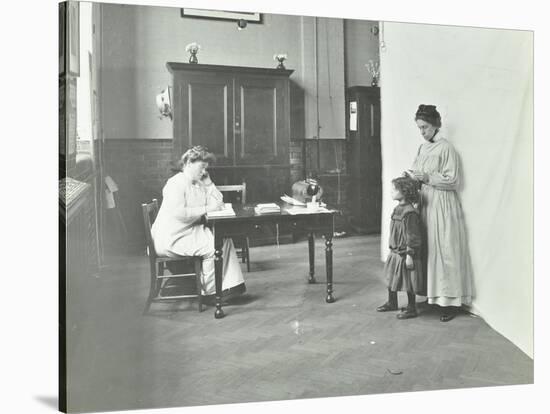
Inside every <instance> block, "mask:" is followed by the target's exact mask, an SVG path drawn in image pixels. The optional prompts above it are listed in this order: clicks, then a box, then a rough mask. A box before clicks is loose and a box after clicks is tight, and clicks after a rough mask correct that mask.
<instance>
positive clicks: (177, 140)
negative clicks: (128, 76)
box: [167, 62, 293, 187]
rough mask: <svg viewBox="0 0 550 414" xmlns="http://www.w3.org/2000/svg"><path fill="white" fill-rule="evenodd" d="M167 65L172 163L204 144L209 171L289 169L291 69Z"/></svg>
mask: <svg viewBox="0 0 550 414" xmlns="http://www.w3.org/2000/svg"><path fill="white" fill-rule="evenodd" d="M167 67H168V69H169V71H170V72H171V73H172V76H173V108H172V110H173V115H174V153H173V156H174V159H179V157H180V156H181V154H182V153H183V152H184V151H185V150H186V149H187V148H189V147H191V146H193V145H205V146H206V147H208V149H209V150H210V151H212V152H213V153H214V154H215V155H216V157H217V161H216V164H215V165H214V166H213V169H214V170H216V169H219V168H222V167H226V168H227V167H233V169H234V170H236V169H243V168H260V167H261V168H264V167H265V166H279V167H281V166H285V167H288V168H287V169H288V171H290V166H289V164H290V160H289V141H290V138H289V137H290V104H289V76H290V74H291V73H292V72H293V71H292V70H285V69H283V70H281V69H266V68H251V67H236V66H218V65H201V64H188V63H173V62H169V63H167ZM235 182H240V181H239V180H237V181H235ZM250 184H252V183H250ZM253 186H254V185H253V184H252V187H253Z"/></svg>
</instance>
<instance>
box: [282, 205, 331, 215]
mask: <svg viewBox="0 0 550 414" xmlns="http://www.w3.org/2000/svg"><path fill="white" fill-rule="evenodd" d="M285 211H286V212H287V213H288V214H292V215H296V214H315V213H331V210H327V209H326V208H324V207H317V208H303V207H291V208H287V209H285Z"/></svg>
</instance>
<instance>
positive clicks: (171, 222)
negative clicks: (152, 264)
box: [151, 172, 244, 295]
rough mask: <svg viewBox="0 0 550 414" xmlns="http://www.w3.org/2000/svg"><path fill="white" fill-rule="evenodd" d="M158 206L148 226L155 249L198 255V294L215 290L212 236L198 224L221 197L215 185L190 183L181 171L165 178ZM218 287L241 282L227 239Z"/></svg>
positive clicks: (163, 252)
mask: <svg viewBox="0 0 550 414" xmlns="http://www.w3.org/2000/svg"><path fill="white" fill-rule="evenodd" d="M162 197H163V200H162V205H161V206H160V209H159V212H158V215H157V218H156V219H155V222H154V223H153V226H152V227H151V235H152V237H153V241H154V243H155V250H156V251H157V254H159V255H165V256H169V257H177V256H202V258H203V260H202V275H201V281H202V294H204V295H212V294H214V293H215V292H216V285H215V276H214V271H215V266H214V235H213V234H212V231H211V230H210V229H209V228H208V227H206V226H204V225H203V224H202V223H201V217H202V216H203V215H204V213H205V207H206V206H207V205H208V204H217V203H218V202H219V201H221V200H223V196H222V194H221V193H220V192H219V191H218V189H216V186H215V185H213V184H212V185H209V186H204V185H200V184H194V183H192V182H191V180H189V179H188V178H187V177H186V176H185V175H184V174H183V173H181V172H180V173H178V174H176V175H174V176H173V177H171V178H169V179H168V181H167V182H166V185H165V186H164V188H163V189H162ZM222 255H223V283H222V289H223V290H225V289H229V288H232V287H234V286H237V285H239V284H241V283H243V282H244V280H243V274H242V271H241V267H240V264H239V260H238V259H237V254H236V252H235V247H234V245H233V241H232V240H231V239H225V240H224V242H223V249H222Z"/></svg>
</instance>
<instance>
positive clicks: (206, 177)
mask: <svg viewBox="0 0 550 414" xmlns="http://www.w3.org/2000/svg"><path fill="white" fill-rule="evenodd" d="M201 184H202V185H204V186H207V185H210V184H212V179H211V178H210V174H208V171H205V172H204V174H203V175H202V177H201Z"/></svg>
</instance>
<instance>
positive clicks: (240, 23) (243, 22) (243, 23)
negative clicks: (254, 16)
mask: <svg viewBox="0 0 550 414" xmlns="http://www.w3.org/2000/svg"><path fill="white" fill-rule="evenodd" d="M247 24H248V22H247V21H246V20H245V19H239V20H237V29H239V30H243V29H246V25H247Z"/></svg>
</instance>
